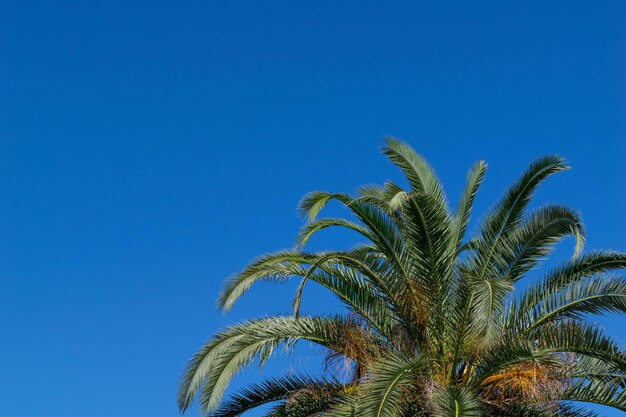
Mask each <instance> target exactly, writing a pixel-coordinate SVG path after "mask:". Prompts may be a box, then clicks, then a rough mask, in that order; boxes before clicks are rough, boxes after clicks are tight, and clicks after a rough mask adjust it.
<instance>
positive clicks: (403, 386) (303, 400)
mask: <svg viewBox="0 0 626 417" xmlns="http://www.w3.org/2000/svg"><path fill="white" fill-rule="evenodd" d="M382 151H383V154H384V155H385V156H386V157H387V158H388V159H389V161H391V162H392V163H393V164H394V165H396V166H397V167H398V168H399V169H400V171H401V172H402V174H403V175H404V177H405V179H406V183H407V184H408V188H406V189H404V188H402V187H401V186H400V185H397V184H395V183H392V182H390V181H386V182H385V183H384V184H383V185H380V186H378V185H368V186H364V187H361V188H360V189H359V190H358V191H357V193H356V194H355V195H350V194H346V193H327V192H321V191H317V192H313V193H309V194H307V195H306V196H305V197H304V198H303V199H302V200H301V202H300V205H299V211H300V213H301V214H302V215H303V216H305V217H306V218H307V223H306V224H305V225H304V226H303V227H302V229H301V231H300V234H299V236H298V238H297V247H296V248H295V249H292V250H284V251H279V252H276V253H273V254H269V255H265V256H262V257H259V258H257V259H256V260H254V261H252V262H251V263H250V264H249V265H248V266H247V267H245V268H244V269H243V270H242V271H241V272H240V273H238V274H236V275H234V276H232V277H231V278H229V279H228V280H227V281H226V284H225V286H224V288H223V290H222V292H221V294H220V295H219V298H218V307H219V308H220V309H222V310H223V311H228V310H229V309H230V308H231V307H232V306H233V305H234V303H235V302H237V300H238V299H239V298H241V297H242V296H243V295H244V294H245V293H247V292H248V290H249V289H250V288H251V287H252V286H254V285H255V284H256V283H259V282H270V283H284V282H287V281H290V280H296V282H297V283H298V285H297V288H296V293H295V295H294V298H293V303H292V304H293V315H290V316H279V317H267V318H263V319H258V320H253V321H249V322H244V323H241V324H239V325H235V326H232V327H230V328H227V329H226V330H224V331H222V332H220V333H218V334H216V335H215V336H214V337H213V338H212V339H211V340H210V341H209V342H207V343H206V344H205V345H204V346H203V347H202V348H201V349H200V351H199V352H198V353H197V354H196V355H195V356H194V357H193V358H192V359H191V361H190V362H189V364H188V366H187V369H186V371H185V373H184V375H183V378H182V381H181V386H180V390H179V397H178V404H179V408H180V410H181V411H185V410H187V409H188V408H189V407H190V406H191V404H192V402H193V401H194V399H197V400H198V403H199V408H200V410H201V411H203V412H205V413H208V414H209V415H212V416H216V417H235V416H238V415H240V414H242V413H244V412H245V411H247V410H251V409H254V408H256V407H258V406H261V405H264V404H270V403H271V404H273V408H271V409H270V410H269V411H268V412H267V416H274V417H318V416H321V415H324V416H332V417H387V416H388V417H391V416H393V417H396V416H397V417H448V416H454V417H462V416H466V417H471V416H487V417H525V416H538V417H552V416H566V417H567V416H570V417H592V416H595V414H594V413H592V412H590V411H588V410H586V409H585V408H584V405H583V406H580V405H581V404H584V403H596V404H603V405H606V406H609V407H613V408H616V409H620V410H624V411H626V394H625V393H624V389H625V388H626V351H625V350H624V349H623V348H622V347H620V346H619V345H618V343H617V342H616V341H615V340H614V339H613V338H612V337H611V336H609V335H607V334H606V333H605V332H604V330H603V329H602V328H601V327H600V326H598V325H597V324H595V323H593V322H591V321H589V320H588V318H589V316H591V315H603V314H609V313H610V314H624V313H626V279H625V278H624V277H622V276H620V275H619V274H618V272H619V271H620V270H622V269H626V254H623V253H620V252H615V251H595V252H588V253H584V252H583V243H584V240H585V230H584V226H583V223H582V220H581V216H580V215H579V213H578V212H576V211H574V210H572V209H570V208H568V207H565V206H562V205H558V204H548V205H544V206H541V207H539V208H537V209H534V210H529V209H528V206H529V203H530V200H531V197H532V196H533V194H534V193H535V191H536V189H537V187H538V186H539V185H540V184H541V183H542V182H543V181H544V180H545V179H546V178H548V177H549V176H551V175H552V174H554V173H557V172H559V171H563V170H565V169H567V166H566V164H565V161H564V160H563V159H562V158H560V157H558V156H547V157H544V158H540V159H538V160H536V161H535V162H533V163H532V164H531V165H530V166H529V168H528V169H527V170H526V171H525V172H524V173H523V175H522V176H521V177H520V178H519V179H518V180H517V181H516V182H514V183H513V185H512V186H511V187H510V188H509V189H508V190H507V191H506V192H505V194H504V196H503V198H502V199H500V201H499V202H498V203H497V204H496V205H495V206H493V208H492V209H491V210H489V211H488V212H487V213H486V214H485V215H484V216H483V217H482V220H481V221H480V222H479V224H478V227H477V229H476V231H475V233H474V234H472V235H470V236H466V233H467V230H468V227H469V225H470V222H471V220H470V215H471V212H472V205H473V202H474V199H475V197H476V195H477V191H478V188H479V186H480V184H481V182H482V181H483V178H484V174H485V171H486V164H485V163H484V162H482V161H481V162H478V163H476V164H475V165H474V166H472V167H471V169H470V171H469V173H468V175H467V180H466V184H465V187H464V190H463V193H462V194H461V196H460V198H459V201H458V204H457V206H456V208H455V210H454V211H451V210H450V207H449V203H448V199H447V196H446V195H445V193H444V190H443V186H442V185H441V182H440V181H439V179H438V178H437V176H436V174H435V172H434V170H433V169H432V168H431V166H430V165H429V164H428V163H427V162H426V160H425V159H424V158H423V157H421V156H420V155H418V154H417V153H416V152H415V151H414V150H413V149H412V148H411V147H410V146H408V145H407V144H405V143H403V142H400V141H397V140H395V139H389V140H387V142H386V143H385V146H384V147H383V149H382ZM330 202H336V203H338V204H339V205H340V206H342V207H343V208H344V209H345V210H346V211H347V213H348V215H349V216H350V217H349V218H342V217H339V218H338V217H333V218H319V215H320V213H321V212H322V210H323V209H324V207H325V206H326V205H327V204H329V203H330ZM328 228H341V229H345V230H349V231H350V232H352V233H353V234H354V236H355V237H356V238H357V239H358V246H356V247H355V248H354V249H351V250H344V251H326V252H316V253H311V252H307V251H306V250H305V249H304V247H305V246H306V244H307V243H308V241H309V240H310V239H311V238H312V237H313V236H315V235H316V234H317V233H322V232H323V231H324V230H326V229H328ZM569 237H572V238H573V239H574V241H575V244H574V250H573V255H572V257H571V258H570V259H569V260H567V261H566V262H565V263H563V264H562V265H561V266H559V267H557V268H555V269H553V270H551V271H548V272H547V273H545V274H539V273H537V272H536V271H537V270H538V269H539V268H540V266H541V264H542V262H543V261H544V259H546V258H547V257H548V256H549V255H550V254H551V253H552V250H553V249H554V247H555V245H557V244H559V242H561V241H562V240H563V239H565V238H569ZM535 274H536V275H537V276H541V275H543V278H541V279H538V280H535V281H532V282H531V283H530V284H529V285H528V288H526V289H523V290H522V291H520V288H516V287H519V286H520V283H522V282H527V281H526V280H523V279H524V278H526V277H529V276H530V277H534V276H535ZM310 285H319V286H321V287H323V288H325V289H327V290H328V291H330V292H331V293H332V294H333V295H334V296H336V297H337V299H338V300H339V301H340V302H341V304H342V305H343V307H344V308H345V309H346V310H347V313H346V314H343V315H337V316H330V317H316V316H307V315H304V316H303V315H301V312H300V305H301V301H302V299H303V297H306V293H307V288H308V287H309V286H310ZM300 341H306V342H309V343H313V344H317V345H320V346H322V347H323V348H324V350H325V351H326V365H327V368H326V372H328V373H330V374H331V375H334V372H333V369H334V368H335V366H334V365H335V364H342V366H344V365H345V367H344V369H345V370H347V371H348V372H341V371H340V372H339V373H338V375H337V376H330V377H328V378H313V377H310V376H307V375H306V374H295V375H287V376H285V377H282V378H274V379H269V380H266V381H264V382H261V383H258V384H254V385H252V386H250V387H248V388H246V389H244V390H243V391H240V392H239V393H236V394H234V395H232V396H231V397H230V398H229V399H226V400H224V401H223V400H222V397H223V395H224V391H225V389H226V387H227V386H228V384H229V382H230V380H231V379H232V378H233V376H234V375H235V374H237V373H238V372H239V371H240V370H242V369H243V368H245V367H246V366H248V365H250V364H251V363H252V362H255V361H256V362H258V363H259V364H260V365H261V366H262V364H263V363H264V362H265V361H266V360H267V359H268V358H270V357H271V356H273V354H274V353H276V352H278V351H285V352H287V353H290V352H291V351H292V348H293V346H294V345H295V344H296V343H298V342H300Z"/></svg>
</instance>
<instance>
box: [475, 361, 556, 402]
mask: <svg viewBox="0 0 626 417" xmlns="http://www.w3.org/2000/svg"><path fill="white" fill-rule="evenodd" d="M563 375H564V369H563V367H562V366H560V365H554V364H540V363H536V362H526V363H522V364H519V365H515V366H512V367H510V368H508V369H506V370H505V371H503V372H500V373H498V374H495V375H492V376H490V377H488V378H486V379H485V380H484V381H483V382H482V385H483V387H484V388H485V392H484V396H485V398H487V399H488V400H489V401H490V402H492V403H493V404H496V405H505V404H507V403H510V402H518V401H523V402H526V403H532V404H537V405H540V406H542V407H543V408H545V409H549V408H551V407H553V406H555V405H556V403H555V400H557V399H558V398H561V396H562V394H563V390H564V389H565V384H564V382H563V381H564V379H563Z"/></svg>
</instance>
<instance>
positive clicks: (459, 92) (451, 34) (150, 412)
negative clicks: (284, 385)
mask: <svg viewBox="0 0 626 417" xmlns="http://www.w3.org/2000/svg"><path fill="white" fill-rule="evenodd" d="M516 3H517V2H516ZM625 44H626V6H624V4H623V2H620V1H602V2H596V3H591V2H578V1H568V2H546V1H529V2H523V4H521V2H519V3H518V4H516V5H514V4H513V2H496V1H493V2H474V3H473V4H472V5H469V4H467V2H445V3H444V2H440V1H420V2H393V4H387V5H383V2H380V3H377V2H370V1H359V2H324V1H321V2H291V1H290V2H288V1H271V2H252V1H250V2H241V1H231V2H226V1H188V2H161V1H150V2H148V1H115V0H113V1H88V2H85V1H80V2H79V1H75V2H70V1H63V0H59V1H54V2H52V1H48V2H46V1H31V0H22V1H14V0H8V1H4V2H1V4H0V219H1V220H0V283H1V290H0V415H6V416H55V417H56V416H58V417H84V416H87V415H88V416H90V417H111V416H132V417H170V416H176V415H177V410H176V389H177V385H178V379H179V377H180V374H181V372H182V369H183V367H184V365H185V363H186V361H187V359H188V358H189V357H190V356H191V355H192V354H193V353H194V352H195V351H196V350H197V349H198V348H199V347H200V345H201V344H202V343H203V342H204V341H205V340H206V339H207V338H208V337H209V336H210V335H211V334H212V333H214V332H215V331H217V330H218V329H220V328H222V327H224V326H225V325H227V324H229V323H233V322H235V321H238V320H242V319H244V318H254V317H258V316H261V315H264V314H272V313H279V312H280V313H287V312H288V311H289V306H290V302H291V298H290V297H291V296H292V295H293V288H292V287H291V286H285V287H263V286H259V287H256V288H255V289H254V290H253V291H252V292H251V293H250V294H249V295H248V296H246V297H245V298H244V299H243V300H242V301H241V302H240V304H239V305H237V306H236V308H235V309H234V310H233V311H232V313H230V314H229V315H227V316H223V315H221V314H220V313H218V312H217V311H216V309H215V298H216V296H217V293H218V291H219V288H220V284H221V282H222V281H223V279H225V278H226V277H228V276H229V275H230V274H232V273H234V272H236V271H237V270H239V269H240V268H242V267H243V266H244V265H245V264H246V262H248V261H249V260H251V259H252V258H254V257H255V256H257V255H260V254H263V253H266V252H270V251H273V250H277V249H281V248H286V247H290V246H291V245H293V242H294V238H295V235H296V233H297V230H298V227H299V226H300V225H301V224H302V221H301V219H299V218H298V217H297V215H296V210H295V207H296V204H297V201H298V199H299V198H300V197H301V196H302V195H303V194H304V193H306V192H307V191H311V190H317V189H321V190H328V191H353V190H354V189H355V188H356V187H357V186H359V185H361V184H366V183H381V182H383V181H384V180H386V179H399V174H398V173H397V172H396V171H395V170H394V169H393V168H392V167H391V166H390V165H389V164H388V163H387V162H386V161H385V159H384V158H383V157H382V156H381V155H380V153H379V148H380V145H381V144H382V141H383V138H384V137H385V136H394V137H398V138H401V139H403V140H405V141H407V142H409V143H411V144H412V145H413V146H414V148H415V149H416V150H417V151H418V152H420V153H422V154H423V155H424V156H425V157H426V158H427V159H428V160H429V161H430V162H431V163H432V164H433V165H434V167H435V169H436V170H437V172H438V174H439V176H440V177H441V179H442V181H443V183H444V186H445V187H446V189H447V191H448V193H449V196H450V199H451V200H452V202H453V203H454V202H456V201H457V196H458V195H459V193H460V191H461V188H462V186H463V184H464V180H465V174H466V171H467V169H468V168H469V166H470V165H471V163H472V162H474V161H476V160H479V159H484V160H486V161H487V162H488V163H489V169H488V171H487V177H486V180H485V182H484V184H483V187H482V190H481V191H480V193H479V195H478V197H477V198H478V200H477V203H476V210H475V213H480V212H481V211H483V210H485V209H486V208H487V207H489V205H491V204H492V203H493V202H495V200H496V199H497V198H498V197H499V196H500V195H501V194H502V192H503V191H504V190H505V188H506V187H507V185H509V184H510V183H511V182H512V181H513V180H515V178H516V177H517V176H518V175H519V174H520V173H521V171H522V170H523V169H524V168H525V167H526V165H527V164H528V163H529V162H530V161H531V160H532V159H533V158H536V157H538V156H541V155H544V154H547V153H558V154H560V155H562V156H564V157H566V158H567V159H568V160H569V161H570V163H571V165H572V167H573V169H572V170H570V171H567V172H565V173H561V174H559V175H557V176H555V177H554V178H552V179H551V180H549V181H548V182H547V183H546V184H545V185H544V186H543V187H542V188H541V189H540V191H539V193H538V194H537V197H536V200H535V201H536V204H541V203H548V202H558V203H564V204H567V205H569V206H572V207H574V208H576V209H578V210H580V211H581V213H582V216H583V219H584V221H585V225H586V227H587V234H588V239H587V246H586V247H587V248H589V249H599V248H606V249H609V248H611V249H617V250H622V251H624V250H626V242H625V240H624V232H626V220H625V217H624V208H625V207H626V191H625V187H624V183H625V182H626V174H625V170H624V158H625V157H626V138H625V135H626V117H625V116H626V77H625V74H626V54H624V45H625ZM331 212H332V208H331ZM353 243H355V240H354V239H353V237H352V236H348V235H343V234H333V233H330V234H328V235H326V237H323V238H319V239H317V240H314V241H312V247H313V248H317V249H329V248H336V247H345V246H346V245H352V244H353ZM571 248H572V242H571V241H566V242H564V243H563V244H562V245H561V246H560V248H559V251H558V252H557V255H560V256H562V257H567V256H568V255H569V253H570V251H571ZM303 310H304V311H308V312H313V311H340V310H338V309H337V305H336V304H335V303H334V302H333V301H332V300H330V298H328V297H327V296H325V295H324V294H323V293H322V292H320V291H317V290H315V289H314V288H312V286H311V287H309V292H307V293H305V297H304V301H303ZM601 322H602V323H604V324H606V326H607V328H608V330H609V331H610V332H611V333H612V334H614V335H616V336H618V337H619V339H620V340H621V341H622V342H626V335H625V334H624V330H623V324H622V323H623V320H621V319H617V318H610V317H609V318H606V319H601ZM307 349H308V350H307ZM299 353H301V355H298V357H297V358H295V359H294V361H295V362H286V361H285V360H280V359H277V360H276V364H273V365H269V366H268V369H267V370H264V373H269V374H271V373H272V372H278V371H279V370H281V369H285V368H289V367H294V368H295V367H301V366H313V367H315V366H317V365H318V364H317V363H316V362H315V360H314V359H312V358H311V357H310V356H311V355H310V354H311V353H315V351H312V352H311V349H309V348H306V347H305V348H302V349H301V350H300V351H299ZM258 377H259V374H258V371H256V370H251V371H247V372H245V373H244V374H242V375H241V377H240V378H238V379H237V382H236V385H238V386H239V385H240V384H243V383H246V382H250V381H252V380H254V379H255V378H258ZM602 413H604V414H603V415H607V416H618V415H620V414H621V413H618V412H614V411H613V412H609V411H606V410H603V411H602ZM190 415H197V413H196V412H195V411H194V412H192V413H190ZM251 415H258V414H254V413H252V414H251Z"/></svg>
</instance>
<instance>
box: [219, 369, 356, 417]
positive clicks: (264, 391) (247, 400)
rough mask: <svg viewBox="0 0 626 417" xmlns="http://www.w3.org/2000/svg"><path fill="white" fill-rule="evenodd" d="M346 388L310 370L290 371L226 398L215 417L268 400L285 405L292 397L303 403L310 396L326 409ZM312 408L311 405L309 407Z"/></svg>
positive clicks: (234, 413)
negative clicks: (307, 371)
mask: <svg viewBox="0 0 626 417" xmlns="http://www.w3.org/2000/svg"><path fill="white" fill-rule="evenodd" d="M343 389H345V388H344V386H343V385H342V384H341V383H339V382H337V381H328V380H326V379H319V378H314V377H311V376H310V375H307V374H292V375H286V376H284V377H281V378H272V379H268V380H265V381H263V382H260V383H256V384H253V385H251V386H249V387H247V388H245V389H243V390H241V391H239V392H238V393H237V394H235V395H232V396H230V398H228V399H227V400H225V401H223V402H222V403H221V404H220V406H219V408H218V409H217V410H216V411H215V412H214V413H212V414H211V415H212V416H213V417H237V416H239V415H241V414H243V413H244V412H246V411H249V410H252V409H254V408H256V407H259V406H261V405H264V404H268V403H273V402H277V401H280V402H282V405H283V406H285V403H288V402H289V401H290V399H291V400H292V402H295V403H297V404H298V405H299V406H300V407H302V403H303V402H304V400H306V402H308V403H315V405H316V408H317V409H320V408H322V409H325V408H328V407H329V406H330V405H331V404H332V403H333V401H334V398H335V397H336V396H337V395H338V393H340V392H341V391H342V390H343ZM294 400H297V401H294ZM310 405H312V404H309V406H310ZM310 408H311V407H308V411H310ZM292 411H294V410H292Z"/></svg>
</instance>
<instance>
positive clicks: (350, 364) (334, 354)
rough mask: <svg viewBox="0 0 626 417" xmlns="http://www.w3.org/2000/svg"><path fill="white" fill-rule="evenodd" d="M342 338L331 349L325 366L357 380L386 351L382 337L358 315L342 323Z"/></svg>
mask: <svg viewBox="0 0 626 417" xmlns="http://www.w3.org/2000/svg"><path fill="white" fill-rule="evenodd" d="M340 326H341V329H339V330H340V332H341V335H342V337H341V339H340V340H339V341H338V342H337V343H335V344H334V345H333V346H332V348H331V349H330V350H329V352H328V354H327V355H326V358H325V367H326V369H327V370H329V369H332V370H335V371H336V372H338V373H339V375H340V376H344V377H345V376H347V377H348V378H349V379H350V380H357V379H359V378H360V377H361V376H363V374H364V373H365V370H366V369H367V368H368V367H369V365H371V364H372V363H374V362H375V361H376V360H377V359H378V358H380V356H381V354H382V353H383V351H384V347H383V346H382V345H381V343H380V337H379V336H378V335H377V334H375V333H374V332H373V331H372V329H371V328H370V327H368V326H366V325H365V324H364V323H363V322H362V320H361V319H360V318H359V317H358V316H357V315H351V316H349V317H348V319H347V320H346V321H344V323H342V324H340Z"/></svg>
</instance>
